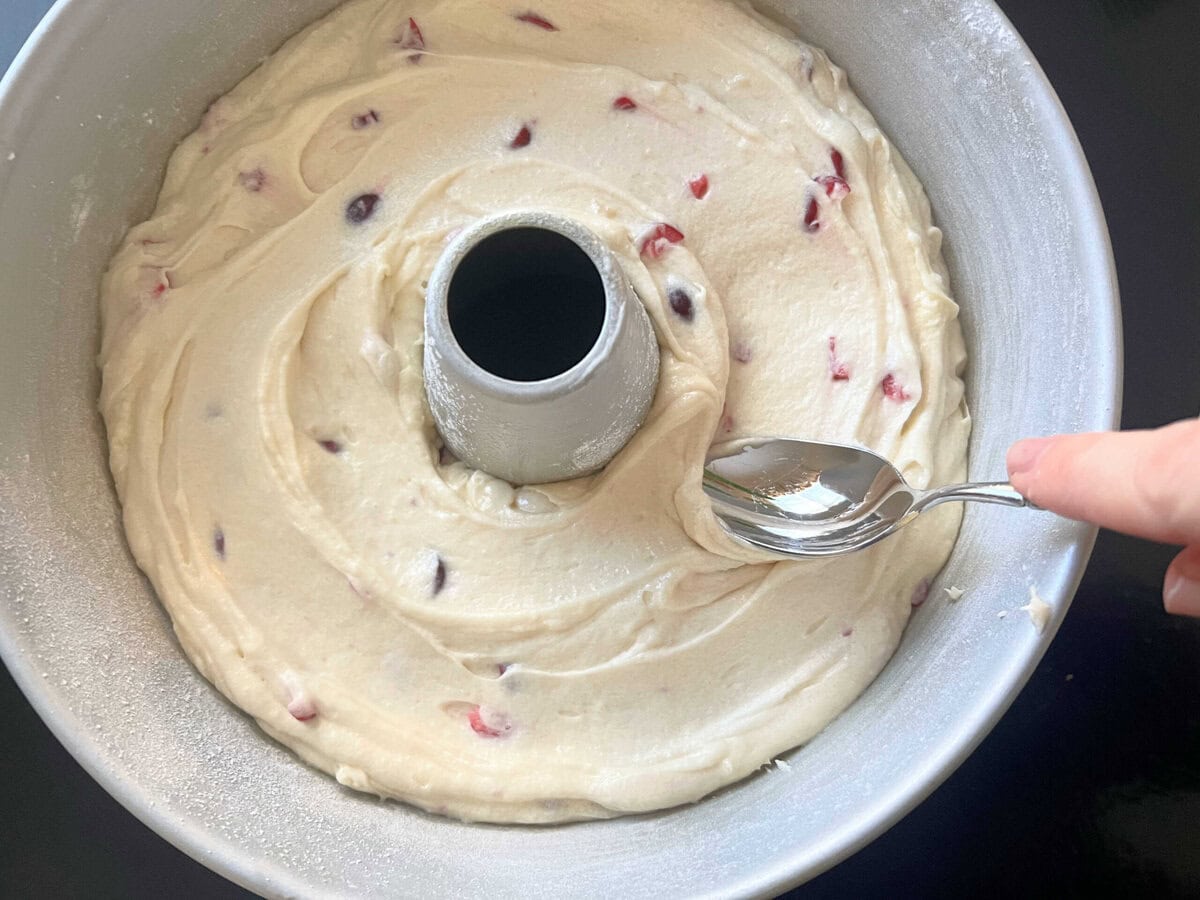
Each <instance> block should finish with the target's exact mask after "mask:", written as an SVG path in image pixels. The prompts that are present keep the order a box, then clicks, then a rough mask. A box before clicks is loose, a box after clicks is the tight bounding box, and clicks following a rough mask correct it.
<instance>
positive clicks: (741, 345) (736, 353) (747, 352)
mask: <svg viewBox="0 0 1200 900" xmlns="http://www.w3.org/2000/svg"><path fill="white" fill-rule="evenodd" d="M733 358H734V359H735V360H737V361H738V362H740V363H741V364H742V365H745V364H746V363H748V362H750V360H752V359H754V349H753V348H752V347H751V346H750V345H749V344H747V343H746V342H745V341H735V342H734V345H733Z"/></svg>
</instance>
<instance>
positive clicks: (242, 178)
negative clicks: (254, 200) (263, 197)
mask: <svg viewBox="0 0 1200 900" xmlns="http://www.w3.org/2000/svg"><path fill="white" fill-rule="evenodd" d="M266 183H267V173H266V172H264V171H263V170H262V168H261V167H259V168H257V169H251V170H250V171H249V172H238V184H240V185H241V186H242V187H244V188H245V189H246V190H248V191H250V192H251V193H254V194H257V193H258V192H259V191H261V190H262V189H263V187H264V186H266Z"/></svg>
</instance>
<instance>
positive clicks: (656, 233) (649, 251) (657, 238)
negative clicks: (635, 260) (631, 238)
mask: <svg viewBox="0 0 1200 900" xmlns="http://www.w3.org/2000/svg"><path fill="white" fill-rule="evenodd" d="M682 240H683V232H682V231H680V230H679V229H678V228H676V227H675V226H674V225H668V224H667V223H666V222H659V223H657V224H656V225H654V226H653V227H651V228H650V229H649V230H648V231H647V232H645V234H644V235H643V236H642V240H641V245H640V247H639V248H638V249H639V252H640V253H641V254H642V256H649V257H650V258H651V259H658V258H659V257H661V256H662V255H663V254H664V253H666V252H667V248H668V246H669V245H671V244H678V243H679V242H680V241H682Z"/></svg>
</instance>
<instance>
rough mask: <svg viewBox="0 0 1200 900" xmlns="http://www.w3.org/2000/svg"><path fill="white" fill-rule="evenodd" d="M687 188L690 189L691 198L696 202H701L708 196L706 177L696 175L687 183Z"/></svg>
mask: <svg viewBox="0 0 1200 900" xmlns="http://www.w3.org/2000/svg"><path fill="white" fill-rule="evenodd" d="M688 187H690V188H691V189H692V196H693V197H695V198H696V199H697V200H703V199H704V198H705V197H707V196H708V176H707V175H697V176H696V177H695V178H693V179H691V180H690V181H689V182H688Z"/></svg>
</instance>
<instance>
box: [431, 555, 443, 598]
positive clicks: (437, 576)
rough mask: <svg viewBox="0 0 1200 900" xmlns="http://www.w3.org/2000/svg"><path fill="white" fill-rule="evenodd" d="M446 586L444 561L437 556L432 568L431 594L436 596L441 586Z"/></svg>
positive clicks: (440, 590)
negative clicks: (434, 565)
mask: <svg viewBox="0 0 1200 900" xmlns="http://www.w3.org/2000/svg"><path fill="white" fill-rule="evenodd" d="M445 586H446V563H445V561H444V560H443V559H442V558H441V557H440V556H439V557H438V558H437V568H436V569H434V570H433V596H435V597H436V596H437V595H438V594H440V593H441V592H442V588H444V587H445Z"/></svg>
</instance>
